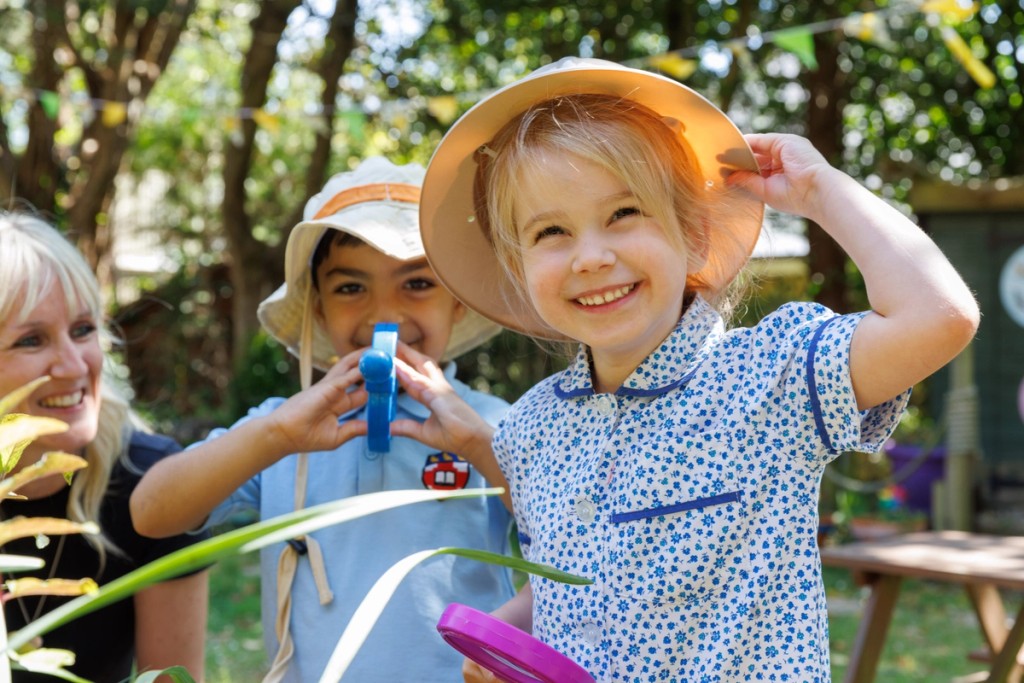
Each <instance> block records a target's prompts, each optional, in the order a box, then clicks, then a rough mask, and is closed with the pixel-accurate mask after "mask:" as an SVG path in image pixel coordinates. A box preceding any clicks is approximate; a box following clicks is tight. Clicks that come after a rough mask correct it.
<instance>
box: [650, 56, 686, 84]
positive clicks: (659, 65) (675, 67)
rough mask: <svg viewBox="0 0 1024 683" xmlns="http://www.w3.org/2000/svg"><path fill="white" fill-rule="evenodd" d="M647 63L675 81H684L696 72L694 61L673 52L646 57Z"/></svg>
mask: <svg viewBox="0 0 1024 683" xmlns="http://www.w3.org/2000/svg"><path fill="white" fill-rule="evenodd" d="M647 63H648V64H649V65H650V66H652V67H654V68H655V69H657V70H658V71H661V72H662V73H664V74H667V75H669V76H671V77H672V78H674V79H676V80H677V81H685V80H686V79H687V78H689V77H690V76H692V75H693V72H694V71H696V70H697V61H696V60H694V59H684V58H683V57H680V56H679V55H677V54H675V53H673V52H669V53H666V54H663V55H654V56H653V57H648V58H647Z"/></svg>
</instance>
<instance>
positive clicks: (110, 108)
mask: <svg viewBox="0 0 1024 683" xmlns="http://www.w3.org/2000/svg"><path fill="white" fill-rule="evenodd" d="M126 118H128V107H126V106H125V104H124V102H104V103H103V115H102V116H101V118H100V120H101V121H103V125H104V126H106V127H107V128H116V127H117V126H119V125H121V124H122V123H124V120H125V119H126Z"/></svg>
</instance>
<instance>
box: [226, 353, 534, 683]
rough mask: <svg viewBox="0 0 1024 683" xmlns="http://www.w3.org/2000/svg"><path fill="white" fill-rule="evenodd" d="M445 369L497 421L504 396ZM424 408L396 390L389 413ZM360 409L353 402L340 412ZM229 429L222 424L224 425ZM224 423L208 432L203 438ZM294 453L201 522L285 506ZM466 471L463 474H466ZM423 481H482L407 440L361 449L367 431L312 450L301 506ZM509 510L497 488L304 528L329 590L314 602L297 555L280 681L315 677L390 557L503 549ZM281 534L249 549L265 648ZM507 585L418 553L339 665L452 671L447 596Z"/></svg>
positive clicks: (479, 601)
mask: <svg viewBox="0 0 1024 683" xmlns="http://www.w3.org/2000/svg"><path fill="white" fill-rule="evenodd" d="M454 372H455V366H454V364H449V365H448V366H447V367H446V368H445V376H446V377H447V378H448V381H449V382H450V383H451V385H452V386H453V387H454V388H455V391H456V392H457V393H458V394H459V396H460V397H461V398H462V399H463V400H465V401H466V402H467V403H468V404H469V405H470V407H472V408H473V409H474V410H476V411H477V412H478V413H479V414H480V415H481V416H482V417H483V418H484V420H486V421H487V422H488V423H490V424H492V425H494V424H497V422H498V420H499V419H500V417H501V416H502V415H503V414H504V413H505V411H506V410H507V409H508V404H507V403H506V402H505V401H503V400H501V399H499V398H497V397H494V396H490V395H487V394H483V393H480V392H477V391H473V390H472V389H470V388H469V387H467V386H466V385H465V384H463V383H461V382H459V381H458V380H456V379H455V378H454ZM283 402H284V399H282V398H272V399H268V400H267V401H265V402H263V403H262V404H261V405H260V406H258V407H256V408H253V409H252V410H250V411H249V414H248V415H247V416H246V417H244V418H242V419H241V420H239V422H238V423H236V425H235V426H238V424H242V423H243V422H246V421H247V420H250V419H253V418H255V417H259V416H262V415H266V414H268V413H270V412H271V411H272V410H274V409H275V408H277V407H278V406H279V405H281V404H282V403H283ZM428 415H429V412H428V411H427V409H426V408H425V407H423V406H422V405H420V404H419V403H417V402H416V401H414V400H412V399H411V398H410V397H409V396H408V395H406V394H404V393H403V394H400V395H399V397H398V411H397V415H396V418H415V419H419V420H425V419H426V418H427V417H428ZM354 416H355V417H359V418H361V419H365V416H363V415H362V411H357V412H356V413H352V414H349V415H346V416H344V418H343V419H347V418H351V417H354ZM232 428H233V427H232ZM225 431H226V430H223V429H219V430H214V431H213V432H211V434H210V436H209V437H208V438H207V441H210V440H213V439H216V438H217V437H218V436H220V435H221V434H223V433H224V432H225ZM295 463H296V458H295V457H294V456H288V457H286V458H283V459H282V460H280V461H278V462H277V463H275V464H274V465H272V466H271V467H269V468H267V469H266V470H264V471H263V472H261V473H260V474H258V475H256V476H255V477H253V478H252V479H251V480H249V481H248V482H247V483H245V484H244V485H243V486H241V487H240V488H239V489H238V490H237V491H235V493H234V494H232V496H231V497H230V498H228V499H227V500H226V501H224V502H223V503H222V504H221V505H219V506H218V507H217V508H216V509H215V510H214V511H213V513H212V514H211V516H210V519H209V520H208V521H207V525H208V526H209V525H213V524H217V523H220V522H222V521H224V520H226V519H228V518H229V517H231V516H232V515H234V514H236V513H238V512H240V511H244V510H256V511H258V512H259V516H260V518H261V519H270V518H271V517H276V516H278V515H282V514H285V513H288V512H291V511H292V510H293V509H294V502H295ZM467 476H468V478H467ZM425 481H429V482H431V487H432V488H433V487H434V486H456V487H460V488H461V487H467V488H485V487H487V483H486V482H485V480H484V478H483V477H482V476H481V475H480V473H479V472H477V471H476V470H475V469H473V468H471V467H468V465H467V463H465V462H464V461H460V460H453V459H452V458H451V457H450V456H449V455H447V454H439V453H438V452H437V451H436V449H431V448H429V447H427V446H424V445H423V444H421V443H419V442H417V441H413V440H411V439H406V438H398V437H395V438H392V440H391V451H390V452H388V453H386V454H383V455H377V454H371V453H370V452H369V451H367V449H366V439H365V438H362V437H360V438H357V439H353V440H351V441H349V442H348V443H346V444H344V445H342V446H341V447H340V448H338V449H337V450H335V451H331V452H321V453H311V454H310V456H309V477H308V483H307V493H306V506H307V507H311V506H313V505H317V504H320V503H326V502H329V501H333V500H337V499H339V498H346V497H349V496H354V495H357V494H363V493H372V492H376V491H383V490H397V489H415V490H423V489H424V487H425V483H424V482H425ZM510 528H511V515H509V513H508V511H507V510H506V509H505V507H504V505H502V503H501V500H500V499H499V498H498V497H497V496H486V497H476V498H465V499H452V500H442V501H428V502H423V503H416V504H413V505H407V506H403V507H400V508H396V509H393V510H386V511H383V512H377V513H374V514H372V515H369V516H367V517H363V518H361V519H357V520H353V521H350V522H346V523H343V524H339V525H335V526H332V527H328V528H325V529H322V530H320V531H315V532H313V534H312V536H313V537H315V538H316V540H317V541H318V542H319V544H320V547H321V549H322V551H323V554H324V564H325V565H326V568H327V577H328V581H329V582H330V588H331V590H332V591H333V593H334V600H333V601H332V602H331V603H330V604H328V605H325V606H321V605H320V603H319V599H318V597H317V591H316V586H315V585H314V583H313V576H312V572H311V571H310V568H309V561H308V557H307V556H302V557H300V559H299V567H298V571H297V572H296V576H295V584H294V586H293V588H292V602H293V606H292V621H291V629H292V635H293V638H294V641H295V655H294V658H293V660H292V665H291V667H290V668H289V670H288V675H287V678H286V679H285V680H287V681H290V682H294V683H308V682H309V681H317V680H319V679H320V675H321V673H322V672H323V669H324V668H325V667H326V665H327V661H328V660H329V659H330V656H331V653H332V652H333V651H334V647H335V645H336V644H337V641H338V639H339V638H340V637H341V633H342V631H343V630H344V628H345V626H346V625H347V624H348V622H349V619H350V618H351V616H352V614H353V612H354V611H355V609H356V607H357V606H358V605H359V602H360V601H361V600H362V599H363V597H364V596H365V595H366V593H367V592H368V591H369V590H370V587H371V586H373V583H374V582H375V581H376V580H377V579H378V578H379V577H380V576H381V575H382V574H384V572H386V571H387V570H388V569H389V568H390V567H391V566H392V565H393V564H395V563H396V562H398V561H399V560H401V559H402V558H404V557H406V556H408V555H411V554H413V553H415V552H417V551H420V550H425V549H432V548H439V547H442V546H458V547H466V548H476V549H482V550H489V551H492V552H495V553H503V554H508V552H509V531H510ZM280 553H281V544H275V545H272V546H270V547H268V548H264V549H263V550H261V551H260V567H261V576H262V613H263V637H264V640H265V642H266V646H267V652H268V653H269V658H270V659H273V656H274V654H275V653H276V651H277V639H276V637H275V631H274V618H275V613H276V604H277V595H276V580H277V562H278V557H279V556H280ZM513 593H514V590H513V586H512V582H511V577H510V576H509V573H508V571H507V570H506V569H503V568H500V567H495V566H493V565H490V564H485V563H482V562H477V561H474V560H469V559H466V558H456V557H452V556H448V555H443V556H439V557H435V558H431V559H429V560H426V561H425V562H424V563H422V564H420V565H419V566H417V567H416V568H415V569H413V571H412V572H411V573H410V574H409V575H408V576H407V577H406V578H405V579H404V580H403V581H402V583H401V585H400V586H399V588H398V590H397V591H396V592H395V594H394V595H393V596H392V598H391V600H390V601H389V602H388V605H387V607H386V608H385V609H384V611H383V613H382V614H381V617H380V620H379V621H378V622H377V624H376V625H375V626H374V628H373V630H372V631H371V632H370V634H369V637H368V638H367V640H366V642H365V643H364V644H363V646H362V648H361V649H360V651H359V654H358V655H357V656H356V658H355V660H354V661H353V662H352V664H351V665H350V666H349V668H348V671H347V673H346V674H345V680H351V681H436V682H437V683H452V681H461V680H462V675H461V673H460V672H461V667H462V660H463V656H462V655H461V654H459V653H458V652H457V651H456V650H455V649H453V648H452V647H451V646H449V645H448V644H447V643H445V642H444V640H443V639H442V638H441V636H440V635H439V634H438V632H437V630H436V624H437V620H438V619H439V618H440V616H441V613H442V612H443V611H444V609H445V608H446V607H447V606H448V604H449V603H451V602H461V603H464V604H467V605H471V606H473V607H476V608H477V609H480V610H483V611H491V610H493V609H495V608H496V607H498V606H499V605H501V604H503V603H504V602H505V601H507V600H508V599H509V598H511V597H512V595H513Z"/></svg>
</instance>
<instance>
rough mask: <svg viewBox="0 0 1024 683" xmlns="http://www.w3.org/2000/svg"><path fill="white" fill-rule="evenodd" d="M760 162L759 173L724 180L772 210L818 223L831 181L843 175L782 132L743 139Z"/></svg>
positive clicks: (797, 138) (738, 173) (743, 173)
mask: <svg viewBox="0 0 1024 683" xmlns="http://www.w3.org/2000/svg"><path fill="white" fill-rule="evenodd" d="M744 137H745V138H746V140H747V143H748V144H749V145H750V149H751V150H752V151H753V153H754V158H755V159H756V160H757V165H758V168H759V169H760V173H754V172H753V171H745V170H734V171H733V172H732V173H730V174H729V176H728V177H727V178H726V179H725V183H726V185H728V186H729V187H740V188H742V189H744V190H746V191H747V192H749V193H750V194H752V195H754V196H755V197H757V198H758V199H760V200H761V201H763V202H765V203H767V204H768V205H769V206H771V207H772V208H773V209H776V210H778V211H784V212H786V213H792V214H796V215H799V216H803V217H805V218H810V219H812V220H815V221H816V222H820V221H818V218H817V217H819V216H822V215H823V212H824V209H825V206H824V204H825V202H826V201H827V195H828V192H827V189H828V183H829V182H830V179H832V178H833V177H834V175H835V174H837V173H840V172H839V171H837V170H836V169H835V168H833V167H832V166H830V165H829V163H828V162H827V161H826V160H825V157H823V156H822V155H821V153H820V152H818V150H816V149H815V148H814V146H813V145H811V143H810V141H809V140H807V139H806V138H802V137H800V136H798V135H788V134H782V133H768V134H753V135H746V136H744Z"/></svg>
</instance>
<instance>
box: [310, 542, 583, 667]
mask: <svg viewBox="0 0 1024 683" xmlns="http://www.w3.org/2000/svg"><path fill="white" fill-rule="evenodd" d="M437 555H458V556H460V557H466V558H469V559H472V560H478V561H480V562H488V563H490V564H497V565H501V566H505V567H511V568H513V569H518V570H520V571H524V572H528V573H530V574H536V575H537V576H542V577H544V578H547V579H552V580H554V581H560V582H562V583H569V584H573V585H577V586H582V585H587V584H591V583H593V581H592V580H590V579H587V578H583V577H581V576H576V575H575V574H569V573H566V572H563V571H561V570H559V569H555V568H554V567H549V566H547V565H543V564H535V563H533V562H528V561H527V560H523V559H521V558H516V557H508V556H506V555H499V554H497V553H492V552H488V551H486V550H470V549H466V548H437V549H435V550H423V551H420V552H418V553H414V554H412V555H409V556H408V557H405V558H403V559H401V560H399V561H398V562H396V563H395V564H394V565H392V566H391V568H390V569H388V570H387V571H386V572H384V574H383V575H382V576H381V577H380V578H379V579H377V581H376V582H375V583H374V584H373V587H372V588H371V589H370V591H369V592H368V593H367V594H366V596H365V597H363V600H362V602H360V603H359V607H357V608H356V611H355V613H354V614H353V615H352V618H351V619H350V620H349V622H348V625H347V626H345V630H344V632H342V634H341V638H340V639H338V644H337V645H335V647H334V652H333V653H332V654H331V658H330V660H328V662H327V667H326V668H325V669H324V673H323V675H322V676H321V677H320V683H337V681H340V680H341V677H342V676H343V675H344V674H345V671H346V670H347V669H348V666H349V664H351V663H352V660H353V659H355V656H356V653H358V652H359V648H360V647H362V645H363V643H364V642H365V641H366V638H367V637H368V636H369V635H370V630H371V629H373V625H374V624H376V623H377V619H378V618H379V617H380V614H381V612H383V611H384V607H385V605H387V603H388V601H389V600H390V599H391V596H392V595H394V594H395V591H396V590H397V589H398V584H400V583H401V582H402V579H404V578H405V577H406V575H407V574H408V573H409V572H410V571H412V570H413V568H414V567H416V565H418V564H419V563H421V562H423V561H424V560H426V559H429V558H431V557H435V556H437Z"/></svg>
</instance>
